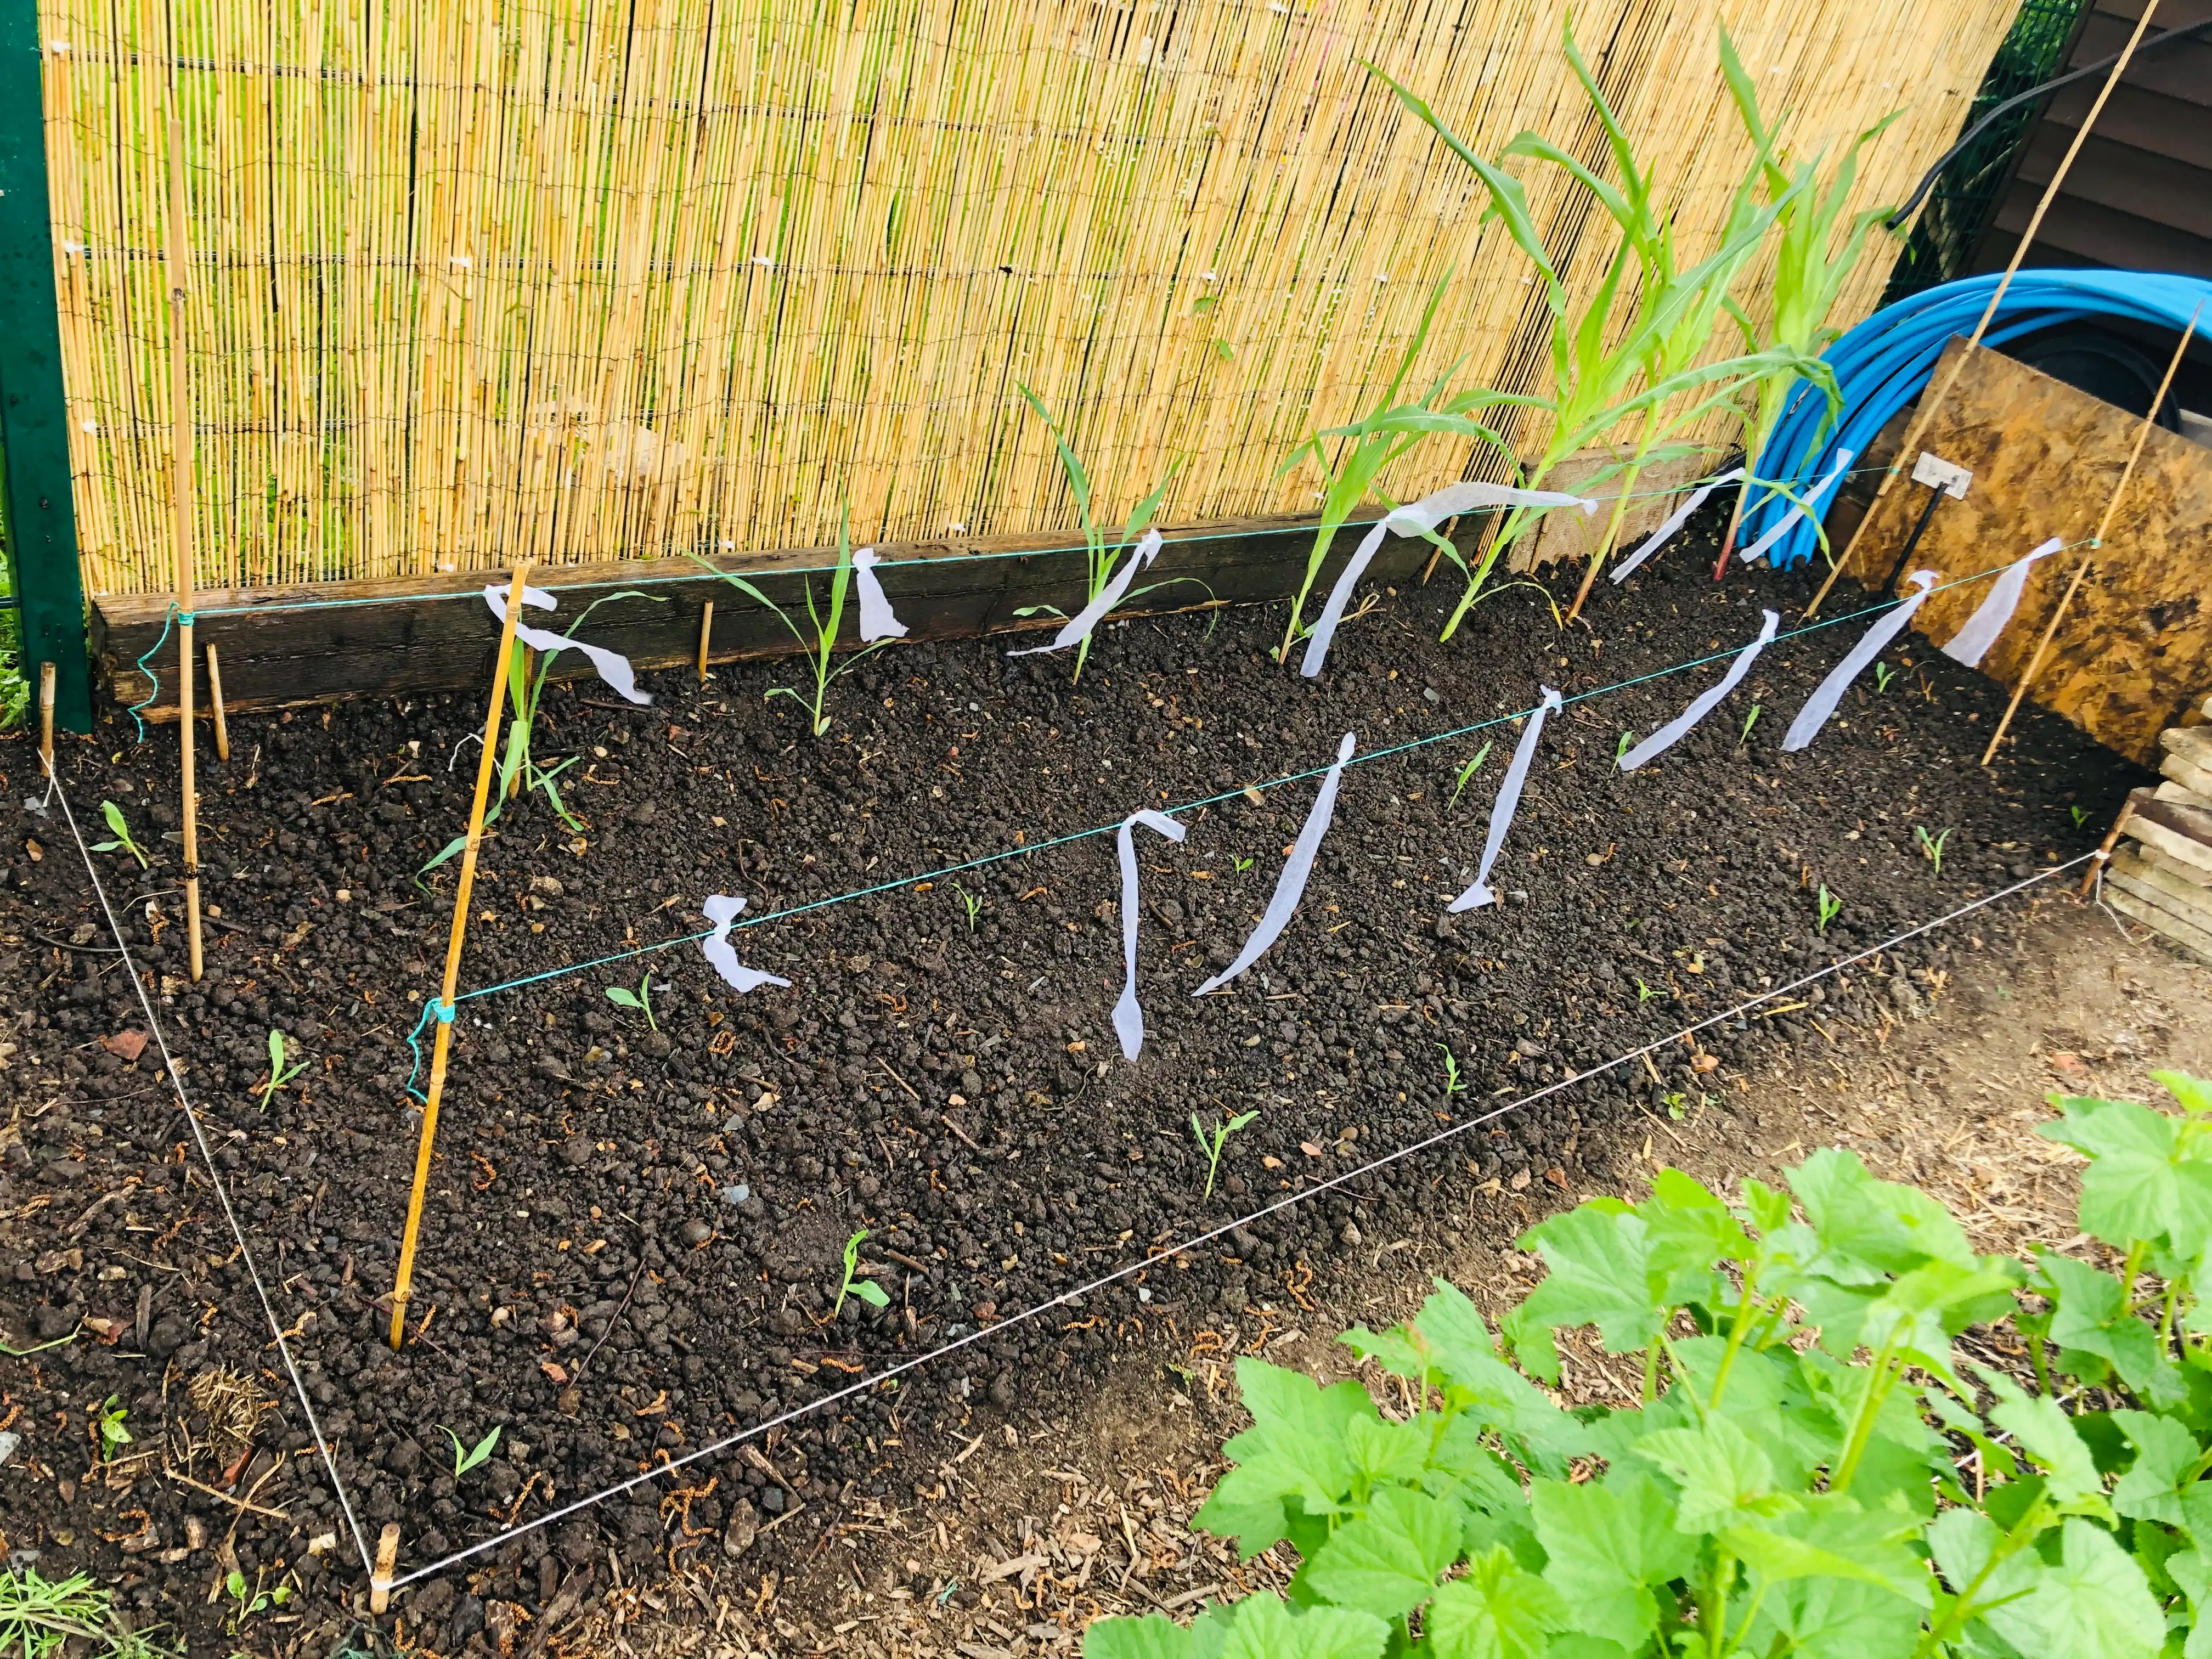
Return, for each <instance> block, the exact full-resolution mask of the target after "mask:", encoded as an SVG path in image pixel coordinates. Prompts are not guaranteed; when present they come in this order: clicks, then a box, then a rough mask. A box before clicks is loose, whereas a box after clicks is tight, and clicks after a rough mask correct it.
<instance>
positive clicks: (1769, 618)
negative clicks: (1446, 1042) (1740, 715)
mask: <svg viewBox="0 0 2212 1659" xmlns="http://www.w3.org/2000/svg"><path fill="white" fill-rule="evenodd" d="M1781 621H1782V618H1781V617H1778V616H1776V615H1775V614H1774V612H1772V611H1768V612H1766V621H1765V624H1764V625H1762V626H1761V627H1760V629H1759V637H1758V638H1757V639H1755V640H1753V641H1752V642H1751V643H1750V644H1749V645H1747V646H1746V647H1744V648H1743V649H1742V650H1741V651H1739V652H1737V653H1735V661H1734V662H1732V663H1730V664H1729V671H1728V672H1727V673H1725V674H1723V675H1722V676H1721V680H1720V684H1718V685H1716V686H1714V687H1712V688H1711V690H1706V691H1701V692H1699V694H1698V696H1696V697H1695V698H1693V699H1692V701H1691V703H1690V706H1689V707H1688V708H1685V709H1684V710H1683V711H1682V712H1681V713H1680V714H1677V715H1676V716H1675V717H1674V720H1673V721H1672V722H1671V723H1670V724H1668V725H1666V726H1661V727H1660V728H1659V730H1657V731H1656V732H1653V733H1652V734H1651V735H1650V737H1648V738H1644V741H1643V742H1641V743H1639V744H1637V745H1636V747H1635V748H1633V749H1632V750H1629V751H1628V752H1627V753H1626V754H1625V755H1623V756H1622V757H1620V769H1621V770H1622V771H1624V772H1633V771H1634V770H1635V769H1637V768H1638V767H1639V766H1642V765H1644V764H1645V763H1647V762H1649V761H1650V760H1652V759H1653V758H1654V757H1657V756H1659V755H1661V754H1663V753H1665V752H1666V751H1667V750H1669V749H1672V748H1673V747H1674V745H1675V744H1678V743H1680V741H1681V740H1682V739H1683V738H1686V737H1687V736H1689V735H1690V730H1691V728H1692V726H1696V725H1697V723H1698V722H1699V720H1703V719H1705V716H1706V715H1708V714H1711V713H1712V712H1713V710H1714V709H1716V708H1719V707H1720V706H1721V699H1722V698H1723V697H1725V696H1728V694H1729V692H1731V691H1733V690H1735V689H1736V687H1737V686H1738V685H1739V684H1741V683H1742V680H1743V677H1744V676H1745V675H1746V674H1748V673H1749V672H1751V665H1752V664H1753V661H1755V660H1756V659H1757V658H1758V656H1759V653H1760V652H1762V651H1764V650H1765V648H1766V647H1767V645H1768V644H1769V642H1771V641H1772V640H1773V638H1774V630H1775V629H1776V628H1777V627H1778V626H1779V625H1780V624H1781Z"/></svg>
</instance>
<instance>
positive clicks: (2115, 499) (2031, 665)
mask: <svg viewBox="0 0 2212 1659" xmlns="http://www.w3.org/2000/svg"><path fill="white" fill-rule="evenodd" d="M2203 314H2204V306H2203V302H2202V301H2199V302H2198V304H2197V309H2196V310H2195V311H2193V312H2191V313H2190V314H2189V326H2188V327H2187V328H2185V329H2183V330H2182V331H2181V338H2180V339H2179V341H2178V342H2177V343H2175V345H2174V348H2173V356H2172V360H2171V361H2170V362H2167V364H2166V378H2165V379H2164V380H2160V382H2159V383H2158V391H2157V392H2156V393H2154V395H2153V397H2152V398H2151V400H2150V413H2149V414H2148V415H2146V416H2143V419H2142V425H2141V426H2140V427H2138V428H2136V441H2135V444H2134V446H2133V447H2131V448H2130V450H2129V451H2128V464H2127V465H2125V466H2124V467H2122V468H2121V469H2120V481H2119V483H2116V484H2114V485H2113V486H2112V498H2111V499H2110V500H2108V501H2106V503H2105V511H2104V513H2103V515H2102V516H2101V517H2100V518H2099V519H2098V520H2097V533H2096V534H2095V535H2093V536H2092V537H2091V538H2089V545H2088V546H2087V548H2085V549H2083V550H2082V553H2081V562H2079V563H2077V564H2076V565H2075V567H2074V577H2073V580H2070V581H2069V582H2068V583H2067V584H2066V591H2065V592H2063V593H2061V594H2060V595H2059V596H2058V608H2057V610H2055V611H2052V612H2051V620H2050V621H2049V622H2048V623H2045V624H2044V629H2043V637H2042V638H2041V639H2039V640H2038V641H2036V642H2035V654H2034V655H2033V656H2032V657H2030V658H2029V659H2027V668H2026V669H2025V670H2024V671H2022V672H2021V677H2020V684H2017V685H2015V686H2014V687H2013V689H2012V701H2011V702H2008V703H2007V704H2006V705H2005V711H2004V715H2003V718H2002V719H2001V720H1998V721H1997V729H1996V731H1994V732H1990V746H1989V747H1988V748H1987V749H1984V750H1983V751H1982V764H1983V765H1984V766H1987V765H1988V764H1989V763H1990V761H1991V759H1993V758H1994V757H1996V752H1997V745H1998V744H2001V743H2002V742H2003V741H2004V734H2005V728H2006V727H2007V726H2010V725H2011V724H2012V717H2013V716H2014V715H2015V714H2017V713H2018V712H2019V711H2020V704H2021V699H2022V698H2023V697H2025V696H2027V688H2028V687H2029V686H2031V685H2033V684H2034V683H2035V677H2036V674H2037V673H2038V672H2039V671H2040V670H2041V669H2042V667H2043V656H2044V653H2045V652H2046V651H2048V650H2050V649H2051V640H2052V638H2053V637H2054V636H2055V635H2057V632H2058V624H2059V623H2062V622H2063V621H2064V620H2065V619H2066V611H2067V607H2068V606H2069V605H2072V604H2073V603H2074V595H2075V593H2077V592H2080V591H2081V579H2082V578H2083V577H2085V576H2087V574H2089V566H2090V565H2091V564H2092V563H2093V562H2094V561H2095V559H2096V557H2097V554H2098V552H2099V550H2100V549H2102V548H2103V546H2104V545H2105V532H2106V531H2108V530H2110V529H2111V528H2112V520H2113V518H2114V516H2115V515H2116V514H2118V512H2119V510H2120V497H2121V496H2123V495H2125V494H2126V493H2127V489H2128V481H2129V480H2130V479H2131V478H2133V477H2135V475H2136V462H2137V461H2138V460H2140V459H2142V453H2143V445H2144V444H2145V443H2147V442H2148V441H2149V440H2150V435H2151V429H2152V428H2154V427H2155V426H2156V425H2157V424H2158V410H2159V405H2160V404H2163V403H2164V402H2165V401H2166V391H2167V389H2168V388H2169V387H2170V386H2172V385H2173V376H2174V374H2175V372H2176V371H2177V370H2178V369H2179V368H2180V367H2181V359H2182V356H2183V355H2184V354H2185V353H2186V352H2187V351H2188V349H2189V342H2190V339H2191V337H2193V336H2194V335H2195V334H2196V332H2197V319H2198V318H2199V317H2202V316H2203Z"/></svg>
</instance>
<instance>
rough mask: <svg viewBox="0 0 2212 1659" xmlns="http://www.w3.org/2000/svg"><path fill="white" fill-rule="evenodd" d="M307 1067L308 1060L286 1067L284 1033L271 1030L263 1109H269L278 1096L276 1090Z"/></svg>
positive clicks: (263, 1087) (263, 1091)
mask: <svg viewBox="0 0 2212 1659" xmlns="http://www.w3.org/2000/svg"><path fill="white" fill-rule="evenodd" d="M306 1070H307V1061H306V1060H301V1062H300V1063H299V1064H298V1065H297V1066H292V1067H290V1068H289V1070H288V1069H287V1068H286V1066H285V1065H284V1034H283V1032H282V1031H276V1030H272V1031H270V1033H269V1080H268V1081H267V1082H266V1083H264V1084H263V1085H261V1109H262V1110H263V1111H264V1112H265V1111H267V1110H268V1109H269V1103H270V1100H271V1099H273V1098H274V1097H276V1091H278V1090H279V1089H281V1088H283V1086H284V1085H286V1084H288V1083H289V1082H290V1081H291V1080H292V1079H294V1078H295V1077H297V1076H299V1075H300V1073H302V1072H304V1071H306Z"/></svg>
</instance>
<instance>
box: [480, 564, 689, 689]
mask: <svg viewBox="0 0 2212 1659" xmlns="http://www.w3.org/2000/svg"><path fill="white" fill-rule="evenodd" d="M483 596H484V603H485V604H486V605H489V606H490V607H491V614H492V615H493V616H494V617H496V618H498V620H499V621H500V622H501V623H505V622H506V621H507V590H506V589H505V588H503V587H501V586H496V585H494V586H488V587H486V588H485V589H484V591H483ZM522 602H523V604H525V605H535V606H536V607H537V608H538V610H540V611H550V610H552V609H553V608H554V607H555V605H556V603H557V602H556V600H555V599H554V598H553V596H552V595H551V594H550V593H548V592H546V591H545V590H544V588H542V587H526V588H524V589H523V590H522ZM514 637H515V638H516V639H518V640H520V641H522V642H523V643H524V644H525V645H526V646H528V647H530V648H531V649H532V650H533V651H542V652H544V653H545V654H546V655H548V656H550V655H551V654H552V653H555V652H556V651H580V652H582V653H584V654H585V656H586V657H588V658H590V659H591V663H592V667H593V668H595V669H597V670H598V671H599V678H601V679H603V680H605V682H606V683H607V684H609V685H611V686H612V687H613V688H614V689H615V690H616V691H617V692H619V693H620V694H621V695H622V696H624V697H626V698H628V699H629V701H630V702H637V703H647V702H652V701H653V694H652V693H651V692H649V691H641V690H638V689H637V676H636V675H635V674H634V673H632V672H631V671H630V665H629V658H628V657H625V656H624V655H623V653H621V652H619V651H610V650H608V649H607V648H606V647H604V646H598V645H586V644H585V643H584V642H583V641H581V640H572V639H570V638H568V636H567V635H562V634H553V633H549V632H547V631H546V630H545V629H542V628H521V627H518V628H517V629H515V630H514Z"/></svg>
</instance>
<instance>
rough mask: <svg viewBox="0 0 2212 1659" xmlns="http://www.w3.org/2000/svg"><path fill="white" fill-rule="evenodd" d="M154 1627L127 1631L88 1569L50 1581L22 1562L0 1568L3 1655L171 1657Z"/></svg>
mask: <svg viewBox="0 0 2212 1659" xmlns="http://www.w3.org/2000/svg"><path fill="white" fill-rule="evenodd" d="M160 1628H161V1626H158V1625H155V1626H148V1627H147V1628H145V1629H143V1630H132V1629H131V1628H129V1627H128V1626H125V1624H124V1623H123V1621H122V1620H121V1618H120V1617H119V1616H118V1614H117V1613H116V1611H115V1599H114V1592H113V1591H112V1590H108V1589H102V1588H101V1587H100V1585H99V1584H97V1583H94V1581H93V1578H92V1576H91V1575H90V1574H89V1573H82V1572H78V1573H71V1574H70V1576H69V1577H66V1578H63V1579H58V1580H50V1579H46V1578H42V1577H40V1576H39V1570H38V1569H37V1568H36V1567H35V1566H33V1565H29V1564H28V1563H26V1564H24V1565H21V1566H17V1567H9V1568H6V1569H4V1570H0V1655H4V1656H6V1659H60V1656H61V1655H62V1652H63V1650H64V1647H65V1646H68V1644H70V1643H72V1642H75V1643H77V1644H81V1645H77V1646H70V1647H69V1648H68V1650H69V1651H70V1653H72V1654H77V1653H82V1654H88V1655H93V1656H97V1659H172V1656H173V1650H171V1649H169V1648H166V1647H163V1646H161V1644H159V1643H157V1642H155V1639H154V1634H155V1632H156V1631H158V1630H159V1629H160Z"/></svg>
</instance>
